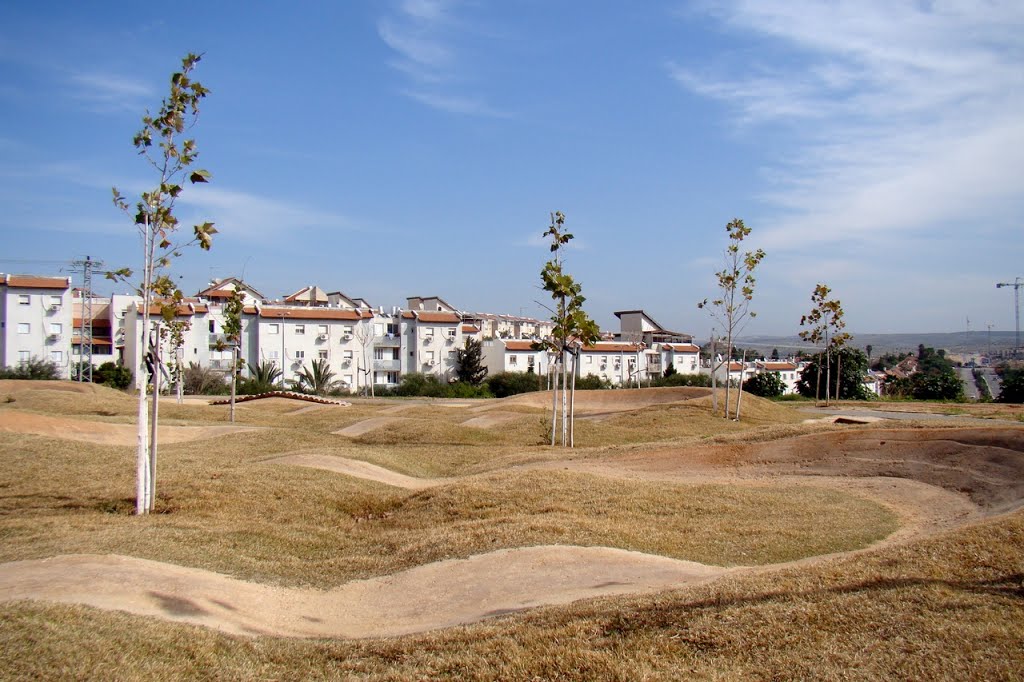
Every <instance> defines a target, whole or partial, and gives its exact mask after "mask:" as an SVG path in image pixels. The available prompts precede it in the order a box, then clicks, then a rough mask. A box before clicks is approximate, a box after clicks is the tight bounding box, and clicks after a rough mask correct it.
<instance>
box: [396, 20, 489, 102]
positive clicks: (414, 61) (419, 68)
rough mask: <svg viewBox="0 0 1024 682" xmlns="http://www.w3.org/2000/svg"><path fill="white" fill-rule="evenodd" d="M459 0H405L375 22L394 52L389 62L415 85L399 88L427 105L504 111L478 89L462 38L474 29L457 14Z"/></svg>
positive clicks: (403, 92)
mask: <svg viewBox="0 0 1024 682" xmlns="http://www.w3.org/2000/svg"><path fill="white" fill-rule="evenodd" d="M457 5H458V3H457V2H456V0H405V1H404V2H402V3H400V4H399V5H397V7H396V8H395V10H394V11H393V12H391V13H390V14H388V15H386V16H383V17H381V19H380V20H379V21H378V22H377V34H378V35H379V36H380V38H381V40H383V41H384V43H385V44H386V45H387V46H388V47H390V48H391V49H392V50H393V51H394V52H395V55H396V57H395V59H393V60H392V61H391V62H390V65H391V66H392V67H393V68H394V69H395V70H396V71H399V72H400V73H401V74H402V75H403V76H404V78H405V79H407V80H408V81H410V82H411V84H412V87H406V88H402V89H401V90H400V92H401V93H402V94H403V95H405V96H407V97H410V98H412V99H414V100H416V101H417V102H420V103H422V104H425V105H426V106H428V107H431V108H433V109H437V110H439V111H445V112H448V113H454V114H463V115H471V116H499V117H500V116H505V115H507V114H505V113H503V112H501V111H499V110H498V109H496V108H494V107H493V106H491V105H489V104H487V102H486V101H485V99H484V98H483V97H482V96H481V95H480V94H477V93H471V94H467V91H468V90H473V89H475V90H479V89H481V87H480V85H479V83H474V82H473V81H474V79H473V78H472V77H471V75H470V74H471V72H472V68H471V67H470V66H469V65H468V64H469V61H468V60H467V59H466V55H465V54H463V52H464V48H463V49H460V39H462V38H464V37H465V36H466V35H467V34H472V33H474V32H475V29H474V28H473V27H472V26H471V25H469V23H468V22H466V21H465V20H463V19H460V18H458V17H456V16H455V11H454V10H455V9H456V7H457Z"/></svg>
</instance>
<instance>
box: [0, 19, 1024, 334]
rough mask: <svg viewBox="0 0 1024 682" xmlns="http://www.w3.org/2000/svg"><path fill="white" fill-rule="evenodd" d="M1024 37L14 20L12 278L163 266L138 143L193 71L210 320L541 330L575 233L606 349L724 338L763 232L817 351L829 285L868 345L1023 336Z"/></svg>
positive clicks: (870, 29)
mask: <svg viewBox="0 0 1024 682" xmlns="http://www.w3.org/2000/svg"><path fill="white" fill-rule="evenodd" d="M163 7H173V8H174V12H175V13H173V14H170V13H164V12H161V8H163ZM1021 36H1024V4H1022V3H1020V2H1019V1H1007V2H980V1H975V2H873V1H870V0H858V1H849V2H847V1H843V0H836V1H834V2H797V1H792V0H759V1H757V2H754V1H750V2H721V3H704V2H656V1H653V0H652V1H650V2H637V3H623V2H611V1H600V0H597V1H588V2H584V1H583V0H578V1H568V0H563V1H559V0H513V1H509V2H484V1H483V0H475V1H474V0H465V1H461V2H460V1H457V0H451V1H447V0H407V1H405V2H402V1H394V2H391V1H385V0H380V1H369V0H368V1H365V2H357V1H350V2H302V3H270V2H267V3H227V2H211V3H188V2H185V3H175V4H172V5H166V4H163V5H161V4H139V3H116V2H109V3H71V2H33V3H28V2H10V3H4V5H3V6H2V7H0V105H2V106H0V206H2V208H3V210H2V212H0V235H2V236H3V242H2V243H3V249H2V251H0V270H2V271H14V272H19V271H22V272H24V271H33V272H56V271H57V270H58V269H59V267H60V265H59V264H58V263H54V264H42V263H38V262H36V261H42V260H46V261H67V260H71V259H74V258H79V257H82V256H85V255H91V256H92V257H93V258H97V259H102V260H104V261H105V262H106V263H107V265H108V266H110V267H122V266H138V265H139V263H140V261H141V247H140V245H139V243H138V241H137V238H136V237H135V234H134V231H133V227H132V226H131V225H130V224H129V222H128V221H127V219H126V218H125V217H124V216H123V215H122V214H120V213H119V212H118V211H117V210H116V209H115V208H114V206H113V205H112V204H111V202H110V187H111V186H112V185H117V186H118V187H119V188H120V189H121V190H122V192H124V193H125V194H127V195H128V196H129V197H132V196H137V194H138V192H139V191H141V190H143V189H145V188H147V187H148V186H149V185H150V184H151V183H152V181H153V176H152V174H151V173H149V172H148V169H147V167H146V166H145V165H144V164H143V162H142V161H141V159H140V158H139V157H137V156H136V155H135V153H134V149H133V148H132V146H131V138H132V135H133V134H134V132H135V131H136V130H137V129H138V127H139V120H140V117H141V116H142V114H143V113H144V112H145V110H146V109H147V108H149V109H152V110H155V109H156V108H157V107H158V106H159V101H160V99H161V98H162V97H163V96H164V94H165V92H166V82H167V78H168V76H169V75H170V73H171V72H172V71H173V70H174V69H175V68H176V67H177V66H178V65H179V63H180V58H181V57H182V56H183V55H184V54H186V53H187V52H189V51H192V52H201V53H204V58H203V61H202V63H201V64H200V66H199V69H198V71H197V74H196V75H197V78H198V79H199V80H201V81H202V82H203V84H204V85H205V86H207V87H208V88H209V89H210V90H211V91H212V92H211V95H210V96H209V97H208V98H207V100H206V101H205V102H204V108H203V111H202V115H201V118H200V121H199V123H198V125H197V127H196V128H195V129H194V133H195V137H196V138H197V140H198V144H199V149H200V152H201V159H200V161H201V163H200V165H201V166H202V167H205V168H207V169H209V170H210V171H211V172H212V174H213V182H212V183H211V184H210V185H209V186H205V187H197V188H188V189H187V190H186V192H185V193H184V194H183V195H182V198H181V200H180V203H179V210H178V216H179V218H180V219H181V220H182V221H183V222H185V221H188V222H189V223H191V222H197V221H202V220H207V219H208V220H211V221H213V222H214V223H215V224H216V226H217V228H218V229H219V230H220V234H218V235H217V237H216V240H215V243H214V247H213V250H212V251H210V252H209V253H204V252H200V251H199V250H198V249H195V250H189V251H187V252H186V253H185V254H184V256H183V257H182V258H181V259H179V260H178V261H176V263H175V266H174V271H175V274H176V275H179V276H180V277H181V282H182V287H183V289H184V290H185V291H186V293H194V292H195V291H197V290H198V289H200V288H202V287H203V286H204V285H205V283H206V282H207V281H208V280H209V279H210V278H211V277H226V276H231V275H236V276H237V275H243V274H244V277H245V279H246V280H247V281H249V282H250V283H251V284H253V285H254V286H256V287H257V288H258V289H260V290H261V291H262V292H263V293H264V294H266V295H268V296H280V295H282V294H286V293H290V292H292V291H295V290H297V289H299V288H301V287H303V286H305V285H307V284H317V285H319V286H321V287H324V288H326V289H328V290H330V291H333V290H337V289H340V290H342V291H344V292H346V293H347V294H349V295H352V296H362V297H365V298H367V299H369V300H370V301H371V303H373V304H375V305H385V306H391V305H396V304H401V303H403V302H404V299H405V297H406V296H410V295H435V294H436V295H440V296H442V297H443V298H445V299H446V300H448V301H449V302H451V303H452V304H454V305H456V306H458V307H460V308H462V309H465V310H473V311H489V312H505V313H520V312H522V313H525V314H531V315H538V316H539V315H543V314H545V313H544V312H543V311H542V310H541V309H540V308H539V307H538V305H537V304H536V303H535V301H538V300H543V299H544V296H543V294H544V292H542V291H540V290H539V288H538V284H539V271H540V269H541V267H542V265H543V262H544V261H545V260H546V259H547V258H548V252H547V249H546V247H545V246H544V245H543V244H542V242H541V239H540V235H541V234H542V233H543V231H544V230H545V228H546V227H547V223H548V220H549V213H550V212H551V211H555V210H561V211H563V212H564V213H565V214H566V216H567V225H568V227H569V229H570V231H571V232H573V233H574V234H575V235H576V240H575V244H576V248H573V249H572V250H571V251H570V252H569V254H568V257H567V259H566V267H567V269H568V270H569V271H570V272H571V273H572V274H574V275H575V276H576V277H577V279H578V280H579V281H580V282H581V283H582V285H583V289H584V293H585V294H586V295H587V297H588V304H587V309H588V311H589V312H590V313H591V315H592V316H593V317H594V318H595V319H596V320H597V321H598V323H600V324H601V325H602V326H604V327H606V328H607V327H614V326H615V324H616V320H615V318H614V317H613V315H612V312H613V311H615V310H628V309H635V308H644V309H646V310H647V311H648V312H649V313H650V314H651V315H653V316H654V317H655V319H657V320H658V321H660V322H661V323H662V324H664V325H665V326H668V327H671V328H675V329H679V330H682V331H687V332H691V333H694V334H696V335H697V336H699V337H704V336H706V335H707V333H708V330H709V328H710V327H711V322H710V320H709V318H708V316H707V313H706V312H704V311H699V310H698V309H697V307H696V303H697V301H699V300H701V299H703V298H705V297H706V296H712V295H713V294H714V293H715V290H714V285H715V282H714V277H713V273H714V272H715V271H716V270H718V269H721V266H722V251H723V249H724V247H725V246H726V233H725V225H726V223H727V222H728V221H729V220H731V219H732V218H735V217H739V218H743V219H744V221H745V222H746V224H747V225H748V226H749V227H751V228H752V229H753V234H752V236H751V238H750V240H749V241H750V245H751V247H752V248H754V247H762V248H764V249H765V251H766V252H767V254H768V255H767V257H766V258H765V260H764V262H763V264H762V266H761V269H760V272H759V277H758V284H757V289H756V294H755V299H754V304H753V309H754V310H756V311H757V312H758V317H757V318H756V319H754V320H752V321H751V322H750V324H749V325H748V326H747V328H746V330H745V333H747V334H793V333H795V332H796V331H798V329H799V327H798V323H799V319H800V316H801V315H802V314H803V313H805V312H807V310H808V308H809V307H810V294H811V291H812V290H813V289H814V286H815V284H816V283H818V282H825V283H827V284H828V285H829V286H831V287H832V289H833V291H834V294H835V295H836V296H837V297H838V298H840V299H841V300H842V301H843V304H844V307H845V309H846V314H847V320H848V323H849V325H848V328H849V329H850V330H852V331H854V332H857V331H860V332H879V333H882V332H913V331H922V332H924V331H929V332H941V331H962V330H963V329H964V328H965V327H966V324H967V319H968V318H969V319H970V324H971V329H973V330H982V329H984V328H985V325H986V324H988V323H992V324H994V325H995V327H994V328H995V329H1000V330H1007V329H1012V328H1013V294H1012V292H1011V291H1008V290H1005V289H1004V290H998V291H997V290H996V288H995V283H996V282H997V281H1012V280H1013V278H1014V277H1016V276H1018V275H1021V276H1024V265H1022V263H1021V255H1022V253H1024V238H1022V233H1024V38H1022V37H1021ZM4 259H6V260H4ZM15 261H20V262H15Z"/></svg>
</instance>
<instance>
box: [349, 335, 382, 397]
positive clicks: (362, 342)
mask: <svg viewBox="0 0 1024 682" xmlns="http://www.w3.org/2000/svg"><path fill="white" fill-rule="evenodd" d="M355 327H356V328H355V331H354V336H355V337H356V341H358V342H359V347H360V349H362V355H363V358H362V359H363V366H362V367H360V368H358V369H357V370H356V371H355V372H354V376H355V377H356V381H357V382H358V380H359V375H360V374H362V375H363V395H364V396H369V397H371V398H375V397H376V392H375V389H374V382H373V365H372V364H371V363H370V354H371V353H370V349H371V348H372V347H373V342H374V340H375V339H376V338H377V330H376V326H375V323H374V322H373V321H372V320H371V321H369V322H365V321H361V323H360V324H357V325H356V326H355Z"/></svg>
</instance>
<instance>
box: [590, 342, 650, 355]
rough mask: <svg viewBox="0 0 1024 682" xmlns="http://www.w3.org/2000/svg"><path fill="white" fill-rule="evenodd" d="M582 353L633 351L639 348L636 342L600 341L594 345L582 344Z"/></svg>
mask: <svg viewBox="0 0 1024 682" xmlns="http://www.w3.org/2000/svg"><path fill="white" fill-rule="evenodd" d="M581 350H582V351H583V352H584V353H635V352H637V351H638V350H640V345H639V344H636V343H601V344H598V345H595V346H584V347H583V348H582V349H581Z"/></svg>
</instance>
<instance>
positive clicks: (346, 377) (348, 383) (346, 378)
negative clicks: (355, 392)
mask: <svg viewBox="0 0 1024 682" xmlns="http://www.w3.org/2000/svg"><path fill="white" fill-rule="evenodd" d="M341 383H343V384H345V385H346V386H351V385H352V375H351V374H344V375H342V377H341Z"/></svg>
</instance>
